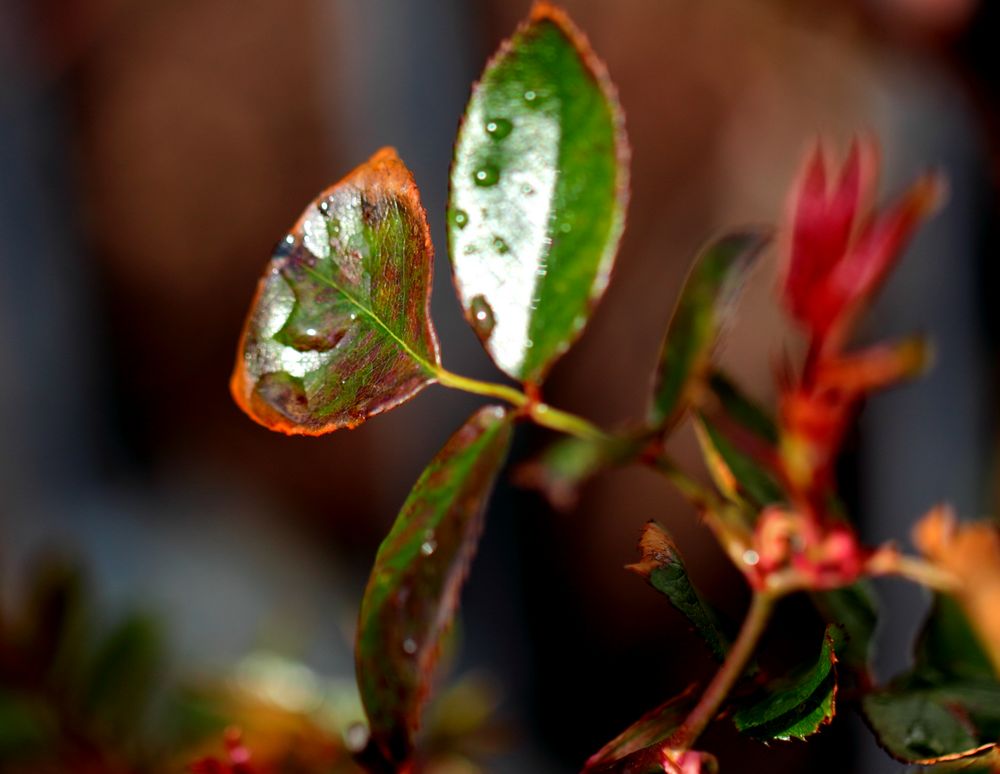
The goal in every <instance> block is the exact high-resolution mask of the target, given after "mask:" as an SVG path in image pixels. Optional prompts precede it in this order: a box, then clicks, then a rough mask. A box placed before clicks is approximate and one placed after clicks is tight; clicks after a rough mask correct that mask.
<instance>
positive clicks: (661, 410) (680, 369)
mask: <svg viewBox="0 0 1000 774" xmlns="http://www.w3.org/2000/svg"><path fill="white" fill-rule="evenodd" d="M769 239H770V236H769V235H768V234H767V233H765V232H764V231H761V230H747V231H740V232H736V233H733V234H728V235H726V236H724V237H722V238H721V239H718V240H716V241H714V242H712V243H710V244H709V245H708V246H707V247H705V249H704V250H702V252H701V253H700V254H699V255H698V257H697V258H696V259H695V262H694V265H693V266H692V267H691V270H690V272H689V273H688V276H687V279H686V280H685V281H684V287H683V288H682V289H681V294H680V298H679V299H678V301H677V306H676V308H675V309H674V313H673V316H672V317H671V319H670V324H669V326H668V327H667V333H666V336H665V338H664V340H663V345H662V348H661V350H660V359H659V366H658V367H657V370H656V379H655V382H654V384H653V398H652V402H651V404H650V407H649V412H648V422H649V424H650V426H652V427H663V428H669V427H671V426H672V425H673V424H674V423H675V422H676V420H677V418H678V417H679V416H680V414H682V413H683V411H684V410H685V409H686V408H687V406H688V405H689V404H690V403H691V401H692V398H693V397H694V396H693V393H694V392H695V391H696V390H698V389H699V387H701V386H702V383H703V382H704V381H705V380H706V378H707V377H708V376H709V373H708V372H709V368H710V366H711V358H712V353H713V351H714V350H715V348H716V346H717V345H718V342H719V339H720V336H721V335H722V334H723V333H724V331H725V328H726V327H727V324H728V322H729V321H730V319H731V318H732V315H733V311H734V308H735V306H736V301H737V300H738V298H739V296H740V291H741V290H742V289H743V287H744V285H745V284H746V280H747V277H748V276H749V275H750V272H751V270H752V269H753V267H754V264H755V262H756V258H757V256H758V255H759V254H760V252H761V250H762V249H763V248H764V247H765V246H766V245H767V243H768V241H769Z"/></svg>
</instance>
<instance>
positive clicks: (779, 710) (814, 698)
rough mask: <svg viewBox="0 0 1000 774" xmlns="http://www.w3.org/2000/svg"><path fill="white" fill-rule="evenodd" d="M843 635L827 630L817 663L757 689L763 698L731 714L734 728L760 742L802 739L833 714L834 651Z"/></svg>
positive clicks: (834, 694) (835, 678) (835, 697)
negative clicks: (796, 674)
mask: <svg viewBox="0 0 1000 774" xmlns="http://www.w3.org/2000/svg"><path fill="white" fill-rule="evenodd" d="M842 643H843V633H842V632H841V631H840V629H838V628H837V627H836V626H833V625H830V626H827V628H826V633H825V635H824V636H823V645H822V647H821V648H820V654H819V657H818V658H817V659H816V662H815V663H814V664H813V665H812V666H811V667H809V668H808V669H807V670H806V671H804V672H803V673H801V674H800V675H798V676H795V677H791V678H783V679H779V680H775V681H773V682H771V683H769V684H767V685H765V686H763V687H762V688H761V690H760V692H761V693H763V694H764V696H763V698H762V699H760V700H758V701H756V702H754V703H752V704H749V705H748V706H745V707H743V708H742V709H740V710H739V711H737V712H736V713H735V714H734V715H733V722H734V723H735V724H736V727H737V728H738V729H739V730H740V731H742V732H744V733H746V734H749V735H750V736H753V737H754V738H756V739H759V740H761V741H765V742H766V741H771V740H782V741H787V740H789V739H805V738H806V737H808V736H812V735H813V734H815V733H816V732H817V731H819V730H820V728H822V727H823V726H825V725H827V724H829V723H830V722H831V721H832V720H833V716H834V715H835V714H836V708H837V705H836V700H837V669H836V665H837V649H838V648H840V647H841V645H842Z"/></svg>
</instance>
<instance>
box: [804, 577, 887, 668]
mask: <svg viewBox="0 0 1000 774" xmlns="http://www.w3.org/2000/svg"><path fill="white" fill-rule="evenodd" d="M810 596H811V597H812V600H813V603H814V604H815V605H816V608H817V609H818V610H819V612H820V614H821V615H822V616H823V618H824V619H825V620H826V621H827V622H828V623H833V624H837V625H838V626H839V627H840V628H841V629H843V631H844V635H845V641H844V644H843V645H842V646H841V647H840V648H838V649H837V658H839V659H840V661H841V662H843V663H844V664H846V665H848V666H849V667H851V668H852V669H854V670H857V671H858V672H860V673H862V674H864V675H867V674H868V672H869V670H870V668H871V650H872V642H873V640H874V637H875V626H876V624H877V623H878V611H877V609H876V607H875V597H874V594H873V593H872V590H871V586H870V585H869V584H868V583H865V582H859V583H855V584H853V585H851V586H844V587H842V588H839V589H832V590H830V591H816V592H813V593H812V594H811V595H810Z"/></svg>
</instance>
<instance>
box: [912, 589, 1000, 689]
mask: <svg viewBox="0 0 1000 774" xmlns="http://www.w3.org/2000/svg"><path fill="white" fill-rule="evenodd" d="M997 614H998V615H1000V611H997ZM914 671H915V672H916V673H917V674H919V676H920V678H921V679H922V680H925V681H927V682H931V683H942V682H944V681H946V680H950V679H957V680H963V679H973V680H996V675H995V674H994V672H993V666H992V665H991V663H990V659H989V656H987V655H986V652H985V651H984V650H983V647H982V645H980V643H979V636H978V634H977V633H976V631H975V629H973V628H972V626H971V625H970V624H969V620H968V619H967V618H966V617H965V613H963V612H962V608H961V607H959V605H958V603H957V602H956V601H955V599H954V598H953V597H951V596H949V595H947V594H937V595H935V597H934V604H933V606H932V608H931V612H930V615H929V616H928V618H927V622H926V624H925V625H924V629H923V631H922V632H921V634H920V638H919V640H918V641H917V651H916V664H915V667H914Z"/></svg>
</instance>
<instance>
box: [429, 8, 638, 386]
mask: <svg viewBox="0 0 1000 774" xmlns="http://www.w3.org/2000/svg"><path fill="white" fill-rule="evenodd" d="M627 156H628V151H627V145H626V140H625V134H624V126H623V119H622V116H621V111H620V109H619V106H618V101H617V98H616V96H615V93H614V88H613V87H612V85H611V82H610V80H609V79H608V76H607V73H606V71H605V68H604V65H603V64H602V63H601V62H600V60H598V59H597V57H596V56H595V55H594V53H593V52H592V51H591V49H590V47H589V44H588V43H587V41H586V40H585V38H584V37H583V35H582V34H581V33H580V32H579V31H578V30H577V29H576V28H575V27H574V26H573V24H572V22H571V21H570V20H569V18H568V17H567V16H566V15H565V14H564V13H563V12H562V11H560V10H558V9H556V8H554V7H553V6H551V5H549V4H548V3H544V2H539V3H536V5H535V7H534V9H533V10H532V14H531V17H530V18H529V19H528V21H527V22H526V23H525V24H523V25H522V26H521V27H520V28H519V29H518V30H517V32H516V33H515V34H514V36H513V37H512V38H511V39H510V40H509V41H507V42H506V43H504V45H503V46H501V48H500V50H499V51H498V53H497V54H496V55H495V56H494V58H493V59H492V60H491V61H490V62H489V64H488V65H487V66H486V69H485V71H484V72H483V75H482V78H481V80H480V81H479V83H478V84H477V85H476V86H475V88H474V90H473V93H472V97H471V99H470V101H469V104H468V107H467V109H466V112H465V117H464V120H463V122H462V126H461V128H460V129H459V133H458V138H457V141H456V145H455V159H454V163H453V165H452V169H451V197H450V202H449V209H448V238H449V247H450V253H451V260H452V266H453V269H454V274H455V286H456V289H457V290H458V295H459V299H460V301H461V303H462V307H463V309H464V310H465V315H466V318H467V319H468V321H469V323H470V324H471V325H472V327H473V329H474V330H475V331H476V334H477V335H478V336H479V338H480V340H481V341H482V342H483V344H484V346H485V347H486V349H487V351H488V352H489V354H490V356H491V357H492V358H493V360H494V361H495V362H496V364H497V365H498V366H499V367H500V368H501V369H502V370H503V371H504V372H506V373H507V374H509V375H510V376H512V377H514V378H515V379H518V380H520V381H524V382H533V383H538V382H540V381H541V380H542V379H543V377H544V375H545V373H546V372H547V371H548V369H549V367H550V366H551V365H552V363H553V361H554V360H555V359H556V358H558V357H559V356H560V355H561V354H562V353H563V352H565V351H566V349H568V348H569V346H570V344H571V343H572V342H573V340H574V339H575V338H576V337H577V335H578V334H579V333H580V331H581V330H582V329H583V326H584V325H585V323H586V321H587V318H588V317H589V314H590V311H591V309H592V307H593V305H594V304H595V303H596V301H597V299H598V298H599V297H600V296H601V294H602V293H603V292H604V288H605V286H606V285H607V281H608V276H609V273H610V271H611V265H612V263H613V261H614V256H615V252H616V250H617V247H618V241H619V238H620V236H621V232H622V228H623V224H624V217H625V216H624V212H625V202H626V198H627V174H628V173H627Z"/></svg>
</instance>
